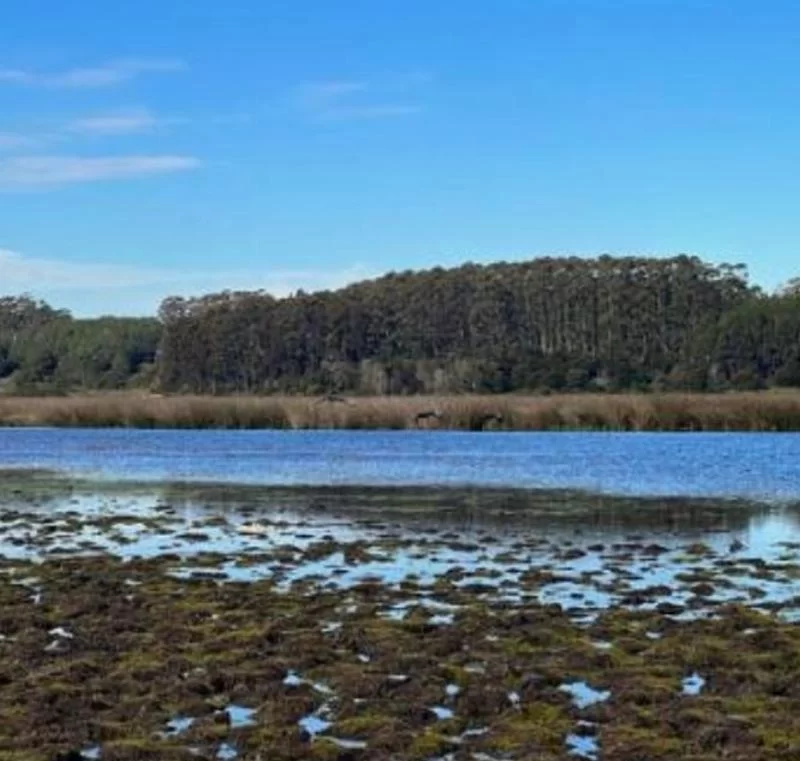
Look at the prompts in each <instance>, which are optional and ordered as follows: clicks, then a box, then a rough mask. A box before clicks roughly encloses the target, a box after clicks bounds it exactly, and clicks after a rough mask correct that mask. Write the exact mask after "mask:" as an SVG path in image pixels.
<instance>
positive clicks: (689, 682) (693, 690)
mask: <svg viewBox="0 0 800 761" xmlns="http://www.w3.org/2000/svg"><path fill="white" fill-rule="evenodd" d="M705 686H706V680H705V679H704V678H703V677H702V676H700V674H698V673H697V672H695V673H694V674H691V675H690V676H687V677H686V678H685V679H683V681H682V682H681V691H682V692H683V694H684V695H699V694H700V693H701V692H702V691H703V688H704V687H705Z"/></svg>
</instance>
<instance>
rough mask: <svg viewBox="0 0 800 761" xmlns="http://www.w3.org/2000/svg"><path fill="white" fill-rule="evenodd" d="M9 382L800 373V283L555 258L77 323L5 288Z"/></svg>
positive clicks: (1, 369)
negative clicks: (769, 288) (762, 284)
mask: <svg viewBox="0 0 800 761" xmlns="http://www.w3.org/2000/svg"><path fill="white" fill-rule="evenodd" d="M0 384H3V385H5V386H7V387H8V388H10V389H12V390H26V389H34V390H40V391H41V390H53V389H63V390H70V389H102V388H125V387H130V386H138V387H144V388H157V389H159V390H162V391H167V392H193V393H211V394H220V393H236V392H243V393H274V392H289V393H314V394H316V393H331V392H335V393H364V394H408V393H459V392H488V393H499V392H508V391H517V390H551V391H563V390H575V391H579V390H596V391H603V390H628V389H636V390H649V389H653V390H665V389H686V390H722V389H758V388H765V387H768V386H800V285H799V284H798V282H796V281H795V282H793V283H791V284H790V285H789V286H787V287H786V288H785V289H784V290H783V291H781V292H780V293H778V294H771V295H770V294H766V293H764V292H763V291H762V290H761V289H759V288H757V287H755V286H753V285H751V284H750V283H749V282H748V278H747V273H746V270H745V268H744V266H743V265H728V264H722V265H712V264H708V263H706V262H703V261H701V260H700V259H698V258H696V257H690V256H675V257H672V258H667V259H650V258H640V257H626V258H613V257H608V256H604V257H600V258H597V259H580V258H539V259H534V260H532V261H528V262H522V263H505V262H501V263H497V264H490V265H476V264H466V265H464V266H461V267H458V268H454V269H442V268H435V269H432V270H428V271H424V272H402V273H390V274H388V275H386V276H384V277H381V278H378V279H375V280H369V281H364V282H360V283H356V284H354V285H351V286H348V287H346V288H342V289H340V290H336V291H324V292H319V293H304V292H302V291H299V292H297V293H296V294H294V295H292V296H290V297H287V298H281V299H277V298H274V297H272V296H270V295H269V294H267V293H264V292H228V291H226V292H223V293H219V294H214V295H210V296H204V297H201V298H191V299H186V298H180V297H173V298H168V299H166V300H165V301H164V303H163V304H162V305H161V308H160V310H159V314H158V317H157V318H152V319H131V318H112V317H103V318H98V319H94V320H78V319H74V318H73V317H71V316H70V315H69V314H67V313H65V312H62V311H58V310H54V309H53V308H51V307H50V306H49V305H47V304H44V303H41V302H36V301H33V300H31V299H29V298H27V297H21V298H6V299H0Z"/></svg>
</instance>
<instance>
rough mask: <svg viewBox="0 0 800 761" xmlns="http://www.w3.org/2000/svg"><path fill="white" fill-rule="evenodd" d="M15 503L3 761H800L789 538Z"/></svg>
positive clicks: (2, 690)
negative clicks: (744, 541)
mask: <svg viewBox="0 0 800 761" xmlns="http://www.w3.org/2000/svg"><path fill="white" fill-rule="evenodd" d="M14 499H15V500H16V501H15V502H14V505H8V506H6V508H5V510H4V511H3V512H2V514H0V541H2V546H3V548H4V550H5V557H4V559H2V560H0V761H11V760H12V759H13V761H40V760H41V761H55V760H56V759H60V760H61V761H78V760H79V759H81V758H82V757H83V758H87V759H88V758H91V757H93V756H94V755H95V754H96V753H97V752H99V753H100V754H101V756H100V757H101V758H102V759H103V761H108V760H109V759H110V760H111V761H118V760H119V761H122V760H128V759H130V760H131V761H138V760H140V759H142V760H144V759H201V761H202V760H203V759H209V760H211V759H217V758H220V757H222V756H220V753H221V752H222V755H223V756H224V755H226V754H232V753H236V754H237V758H238V759H241V761H256V759H260V761H267V759H270V760H271V761H272V760H277V761H289V760H291V759H309V758H310V759H320V760H322V761H327V760H329V759H331V760H332V759H340V760H344V759H349V760H352V761H358V759H362V758H363V759H442V758H444V759H454V760H455V761H459V760H460V759H484V761H490V760H494V759H498V760H499V759H545V761H546V760H548V759H567V758H574V756H570V749H569V747H568V745H567V738H568V736H570V735H573V734H575V735H585V736H591V737H593V738H594V739H595V741H596V743H597V745H598V747H599V748H600V754H601V758H602V759H607V760H608V759H610V760H611V761H623V759H624V760H625V761H629V760H630V759H640V760H641V761H651V759H654V760H659V759H664V760H667V759H669V760H670V761H671V760H672V759H693V760H694V761H711V760H712V759H714V760H716V759H726V761H729V760H733V761H745V759H746V760H747V761H761V760H762V759H763V760H764V761H767V759H769V760H770V761H772V760H773V759H776V760H777V761H796V759H798V758H800V625H798V624H796V623H792V620H793V617H792V615H790V614H793V613H796V611H797V607H798V605H797V603H798V599H797V595H798V593H800V590H798V587H797V584H798V582H797V579H798V576H799V575H800V573H799V572H800V564H798V549H800V547H798V546H797V545H795V544H792V543H791V541H785V542H784V543H783V544H782V545H781V547H779V548H778V549H777V550H776V553H774V554H773V556H770V557H761V556H756V555H752V556H751V555H750V554H748V553H747V552H727V551H725V552H723V551H721V550H720V542H719V541H717V540H714V541H711V540H708V541H706V540H705V539H704V540H703V541H699V540H697V539H696V538H687V539H686V540H685V541H679V542H677V543H676V542H675V541H674V540H673V539H669V541H668V540H667V539H666V538H664V537H663V536H660V537H658V539H659V541H654V537H653V536H652V535H649V534H644V535H638V536H637V535H632V534H629V533H627V534H626V533H624V532H623V534H619V533H618V534H612V533H608V532H606V533H603V532H602V531H600V530H599V529H595V531H594V532H589V531H586V533H583V531H584V529H581V528H576V527H575V526H574V522H573V521H572V520H566V522H565V523H564V525H562V526H561V528H560V529H558V531H555V530H554V531H553V532H550V533H548V532H545V531H543V530H542V529H541V527H540V526H539V525H537V524H535V523H534V524H533V525H532V526H530V527H527V528H526V527H523V528H516V529H515V530H514V531H511V532H506V533H503V527H502V525H501V524H500V523H499V522H490V523H488V524H482V525H479V526H476V527H472V528H471V529H470V531H468V532H465V531H460V530H458V529H457V528H455V527H453V526H451V525H449V524H448V523H447V522H445V524H444V525H439V526H438V527H437V526H436V525H434V524H433V523H432V522H425V521H422V522H412V524H410V525H411V528H409V524H406V525H405V528H403V527H401V526H400V525H399V524H394V523H391V522H390V521H389V520H385V521H380V520H378V513H377V510H372V509H370V511H369V512H368V514H367V515H366V516H365V515H364V513H363V512H360V511H356V516H357V517H356V518H354V519H353V520H351V521H350V523H349V524H344V523H342V521H341V519H340V518H339V517H336V516H334V515H332V514H331V511H329V510H326V511H323V512H324V514H325V516H326V517H325V518H324V519H321V518H319V517H318V511H314V510H311V511H309V512H308V513H307V514H305V513H304V514H303V515H301V516H300V517H297V516H295V517H294V518H291V519H290V518H289V517H287V515H285V514H274V513H272V514H271V513H265V512H263V511H260V510H259V508H258V506H257V505H246V504H242V503H240V504H239V507H238V509H237V511H212V512H207V513H206V512H202V511H195V510H191V511H188V512H183V511H182V509H181V508H180V506H179V505H178V504H175V503H172V502H170V501H168V500H164V499H161V500H156V501H154V502H152V503H151V504H150V506H149V508H148V509H147V510H140V509H139V508H138V507H136V504H135V503H134V502H130V501H129V502H126V501H125V499H124V498H123V497H122V496H115V497H107V499H109V500H110V502H109V509H108V510H105V511H103V510H100V511H92V510H86V509H85V504H84V503H81V502H80V501H73V498H72V497H68V498H64V497H63V496H62V497H61V498H60V499H61V502H59V505H60V507H59V508H58V509H54V508H53V509H51V508H52V505H50V503H49V502H47V501H46V500H44V498H43V497H42V500H43V501H37V500H39V497H37V498H36V499H34V500H33V501H31V499H27V500H26V499H23V497H22V496H18V497H15V498H14ZM76 499H77V498H76ZM437 499H442V497H441V495H438V496H437ZM12 501H13V500H12ZM134 508H135V509H134ZM734 514H735V515H737V516H738V513H736V512H734ZM315 516H317V517H315ZM243 521H247V522H248V523H247V524H246V525H248V526H250V528H249V529H248V533H245V534H242V532H241V530H240V528H241V526H242V522H243ZM565 526H566V528H565ZM660 541H663V542H666V543H667V545H668V546H667V545H664V544H661V543H659V542H660ZM726 542H727V540H726ZM401 565H402V566H403V567H404V568H406V570H407V571H408V572H407V573H398V572H397V571H398V567H399V566H401ZM665 569H667V570H669V571H670V575H669V577H668V578H667V577H664V573H663V572H664V571H665ZM401 570H402V569H401ZM651 577H652V578H651ZM665 579H666V580H665ZM778 593H780V594H778ZM793 595H794V596H793ZM689 677H692V678H695V677H699V678H700V679H701V680H703V682H702V684H701V688H700V689H699V692H698V694H685V693H684V689H683V685H684V680H686V679H687V678H689ZM567 683H569V684H574V683H585V684H586V685H587V689H588V688H591V689H594V690H598V691H600V692H601V693H602V692H605V691H607V692H608V693H610V697H609V698H608V699H607V700H602V701H597V702H594V703H593V704H588V705H585V706H583V707H580V706H578V705H577V704H576V703H575V702H574V701H573V699H572V696H571V695H570V694H569V693H568V692H567V691H565V690H564V689H563V687H564V685H565V684H567ZM241 709H249V710H250V711H252V714H249V713H248V714H247V716H248V720H247V721H241V720H237V719H236V716H237V711H241ZM434 709H436V710H434ZM437 711H438V715H437ZM309 717H311V719H312V721H311V722H309V721H308V719H309ZM177 718H181V719H187V720H191V721H188V723H184V724H182V725H181V726H180V728H179V729H177V730H176V729H174V728H171V726H170V724H169V722H171V721H173V720H175V719H177ZM587 757H588V756H587Z"/></svg>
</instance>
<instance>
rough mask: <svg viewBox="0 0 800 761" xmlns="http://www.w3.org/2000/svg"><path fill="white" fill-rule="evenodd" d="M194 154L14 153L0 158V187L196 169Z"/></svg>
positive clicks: (33, 186)
mask: <svg viewBox="0 0 800 761" xmlns="http://www.w3.org/2000/svg"><path fill="white" fill-rule="evenodd" d="M201 165H202V162H201V161H200V160H199V159H197V158H195V157H193V156H172V155H162V156H104V157H83V156H13V157H11V158H7V159H0V190H6V191H9V190H25V189H36V188H48V187H55V186H61V185H73V184H79V183H88V182H100V181H104V180H119V179H128V178H133V177H146V176H150V175H158V174H170V173H174V172H185V171H189V170H192V169H197V168H199V167H200V166H201Z"/></svg>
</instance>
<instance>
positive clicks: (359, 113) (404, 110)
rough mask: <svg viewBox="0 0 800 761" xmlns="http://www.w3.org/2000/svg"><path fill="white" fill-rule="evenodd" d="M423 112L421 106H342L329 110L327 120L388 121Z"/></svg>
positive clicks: (326, 115) (325, 114)
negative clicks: (388, 119) (392, 118)
mask: <svg viewBox="0 0 800 761" xmlns="http://www.w3.org/2000/svg"><path fill="white" fill-rule="evenodd" d="M420 111H422V108H421V107H420V106H402V105H392V104H387V105H384V106H341V107H333V108H329V109H327V110H326V111H325V112H324V114H322V116H324V118H326V119H387V118H391V117H393V116H412V115H414V114H418V113H420Z"/></svg>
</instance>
